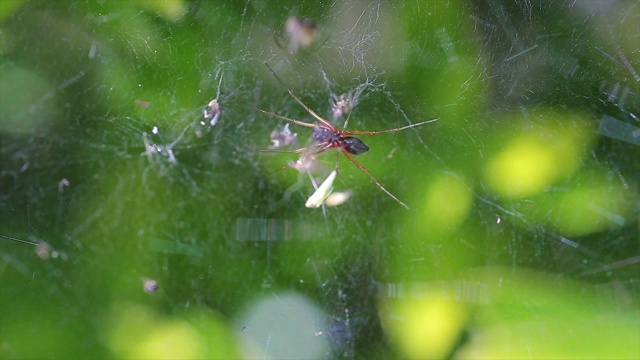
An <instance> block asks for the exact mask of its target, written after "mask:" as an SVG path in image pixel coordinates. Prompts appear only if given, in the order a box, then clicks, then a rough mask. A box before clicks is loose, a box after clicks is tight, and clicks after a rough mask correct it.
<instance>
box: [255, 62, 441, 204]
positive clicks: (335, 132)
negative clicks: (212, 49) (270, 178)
mask: <svg viewBox="0 0 640 360" xmlns="http://www.w3.org/2000/svg"><path fill="white" fill-rule="evenodd" d="M267 67H269V65H267ZM269 70H271V67H269ZM271 72H272V73H273V74H274V75H275V76H276V78H277V79H278V80H279V81H280V79H279V78H278V76H277V75H276V74H275V72H273V70H271ZM280 82H281V83H282V81H280ZM287 92H288V93H289V95H290V96H291V97H292V98H294V99H295V100H296V102H297V103H298V104H300V105H301V106H302V107H303V108H304V109H305V110H306V111H307V113H309V115H311V116H313V117H314V118H315V119H316V120H318V123H315V124H312V123H307V122H304V121H301V120H296V119H292V118H288V117H286V116H282V115H278V114H275V113H272V112H269V111H265V110H261V109H255V110H258V111H260V112H261V113H263V114H265V115H269V116H272V117H275V118H278V119H282V120H285V121H288V122H290V123H293V124H296V125H300V126H305V127H308V128H311V129H312V130H311V138H312V139H313V141H314V142H315V143H314V144H312V145H309V146H305V147H302V148H299V149H294V150H290V151H278V150H273V149H264V150H261V151H263V152H288V153H294V154H299V153H305V152H309V155H317V154H320V153H321V152H324V151H325V150H328V149H331V148H334V149H336V157H337V156H338V149H340V151H342V153H343V154H344V155H345V156H346V157H347V159H349V161H351V162H352V163H353V164H354V165H355V166H356V167H358V169H360V171H362V172H363V173H365V174H367V176H368V177H369V178H370V179H371V181H373V182H374V183H375V184H376V186H378V188H380V190H382V191H384V192H385V193H386V194H387V195H389V196H390V197H391V198H392V199H393V200H395V201H396V202H398V203H399V204H400V205H402V206H403V207H405V208H406V209H407V210H408V209H409V206H407V204H405V203H404V202H402V201H401V200H400V199H398V198H397V197H396V196H395V195H393V194H392V193H391V192H390V191H389V190H387V189H386V188H385V187H384V186H382V184H381V183H380V182H379V181H378V180H376V178H375V177H373V175H371V173H370V172H369V171H368V170H367V169H366V168H365V167H364V166H363V165H362V164H360V162H358V160H356V159H355V158H354V155H360V154H363V153H365V152H367V151H369V147H368V146H367V144H365V143H364V142H363V141H362V140H360V139H358V138H357V137H355V136H352V135H378V134H384V133H392V132H398V131H402V130H406V129H409V128H413V127H416V126H421V125H425V124H428V123H432V122H434V121H437V120H438V119H431V120H426V121H421V122H418V123H415V124H411V125H407V126H402V127H397V128H393V129H388V130H380V131H367V130H345V129H340V128H338V127H336V126H334V125H333V124H332V123H331V122H329V120H327V119H324V118H323V117H321V116H320V115H318V114H316V112H315V111H313V110H312V109H311V108H310V107H308V106H307V105H305V104H304V103H303V102H302V100H300V99H299V98H298V97H297V96H296V95H295V94H294V93H293V92H292V91H291V90H290V89H288V88H287ZM347 122H348V119H347V121H345V124H344V127H346V126H347ZM337 164H338V163H337V161H336V168H337ZM286 167H288V166H286ZM286 167H284V168H283V169H285V168H286Z"/></svg>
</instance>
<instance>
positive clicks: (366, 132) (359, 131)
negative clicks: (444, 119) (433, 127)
mask: <svg viewBox="0 0 640 360" xmlns="http://www.w3.org/2000/svg"><path fill="white" fill-rule="evenodd" d="M434 121H438V119H431V120H427V121H421V122H419V123H415V124H411V125H407V126H403V127H399V128H395V129H389V130H380V131H361V130H345V131H343V132H342V134H343V135H378V134H384V133H392V132H398V131H402V130H405V129H410V128H412V127H416V126H420V125H424V124H428V123H432V122H434Z"/></svg>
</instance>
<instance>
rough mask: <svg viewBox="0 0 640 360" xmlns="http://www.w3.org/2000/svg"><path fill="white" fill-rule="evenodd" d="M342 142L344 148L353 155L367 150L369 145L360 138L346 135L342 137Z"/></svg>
mask: <svg viewBox="0 0 640 360" xmlns="http://www.w3.org/2000/svg"><path fill="white" fill-rule="evenodd" d="M342 143H343V144H344V149H345V150H346V151H347V152H349V153H350V154H353V155H360V154H362V153H364V152H367V151H369V147H368V146H367V144H365V143H364V142H363V141H362V140H360V139H358V138H355V137H352V136H347V137H345V138H344V139H342Z"/></svg>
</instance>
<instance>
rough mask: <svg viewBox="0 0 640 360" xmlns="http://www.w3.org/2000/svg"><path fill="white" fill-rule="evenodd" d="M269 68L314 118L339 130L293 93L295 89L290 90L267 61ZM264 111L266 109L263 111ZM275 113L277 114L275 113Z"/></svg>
mask: <svg viewBox="0 0 640 360" xmlns="http://www.w3.org/2000/svg"><path fill="white" fill-rule="evenodd" d="M264 64H265V65H266V66H267V67H268V68H269V70H270V71H271V73H272V74H273V76H275V77H276V79H278V81H279V82H280V84H282V86H284V87H285V88H286V89H287V92H288V93H289V95H291V97H292V98H294V99H295V100H296V101H297V102H298V104H300V105H302V107H303V108H304V109H305V110H307V112H308V113H309V114H311V116H313V117H314V118H316V120H318V121H320V122H321V123H323V124H325V125H326V126H328V127H329V128H331V129H333V130H337V129H336V128H335V127H334V126H333V124H331V123H330V122H329V121H328V120H326V119H324V118H323V117H322V116H320V115H318V114H316V112H315V111H313V110H311V108H310V107H308V106H307V105H305V104H304V103H303V102H302V100H300V99H298V97H297V96H296V95H295V94H294V93H293V91H291V90H289V88H288V87H287V86H286V85H285V84H284V83H283V82H282V80H280V78H279V77H278V75H276V73H275V71H273V69H272V68H271V66H269V64H267V63H266V62H265V63H264ZM263 112H264V111H263ZM274 115H275V114H274Z"/></svg>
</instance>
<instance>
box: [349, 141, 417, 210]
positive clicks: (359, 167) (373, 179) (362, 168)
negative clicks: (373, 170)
mask: <svg viewBox="0 0 640 360" xmlns="http://www.w3.org/2000/svg"><path fill="white" fill-rule="evenodd" d="M341 149H342V153H343V154H344V155H345V156H346V157H347V159H349V161H351V162H352V163H353V165H355V166H357V167H358V169H360V171H362V172H363V173H365V174H367V176H368V177H369V178H370V179H371V181H373V182H374V183H375V184H376V185H377V186H378V187H379V188H380V190H382V191H384V192H385V193H387V195H389V196H391V198H392V199H393V200H395V201H397V202H398V203H399V204H400V205H402V206H403V207H404V208H405V209H407V210H409V207H408V206H407V204H405V203H403V202H402V201H401V200H400V199H398V198H397V197H395V195H393V194H392V193H390V192H389V190H387V189H385V187H384V186H382V184H380V182H379V181H378V180H376V178H374V177H373V175H371V174H370V173H369V171H367V169H365V168H364V166H362V164H360V163H359V162H358V160H356V159H355V158H354V157H353V156H352V155H351V154H349V153H348V152H347V151H346V150H345V149H344V148H341Z"/></svg>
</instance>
